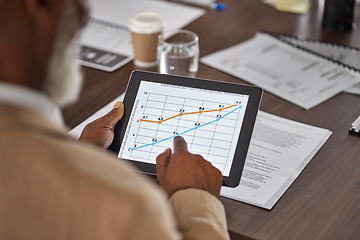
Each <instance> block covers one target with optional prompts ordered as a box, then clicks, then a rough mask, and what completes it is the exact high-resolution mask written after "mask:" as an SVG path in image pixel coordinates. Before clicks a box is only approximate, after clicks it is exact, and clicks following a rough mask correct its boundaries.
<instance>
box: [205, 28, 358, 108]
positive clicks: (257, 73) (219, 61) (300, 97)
mask: <svg viewBox="0 0 360 240" xmlns="http://www.w3.org/2000/svg"><path fill="white" fill-rule="evenodd" d="M294 39H295V38H294ZM317 44H320V43H317ZM201 61H202V62H203V63H205V64H207V65H209V66H211V67H214V68H216V69H218V70H221V71H224V72H226V73H229V74H232V75H234V76H236V77H238V78H241V79H243V80H245V81H247V82H250V83H252V84H255V85H258V86H260V87H262V88H264V89H265V90H266V91H268V92H271V93H273V94H275V95H277V96H279V97H281V98H283V99H285V100H287V101H289V102H292V103H294V104H296V105H298V106H300V107H303V108H305V109H310V108H312V107H314V106H316V105H318V104H320V103H322V102H324V101H326V100H328V99H330V98H331V97H334V96H335V95H337V94H339V93H341V92H342V91H344V90H346V89H348V88H350V87H353V86H354V85H356V84H357V83H360V71H359V70H358V69H357V68H356V67H354V66H350V65H348V64H345V63H344V62H340V61H338V60H336V59H334V58H331V57H328V56H325V55H322V54H321V53H318V52H316V51H313V50H311V49H308V48H305V47H303V46H301V45H300V44H295V43H294V42H291V41H290V40H289V38H288V39H285V36H280V35H274V34H270V33H266V32H259V33H257V34H256V35H255V36H254V37H253V38H251V39H249V40H248V41H245V42H243V43H240V44H237V45H235V46H232V47H230V48H227V49H224V50H221V51H219V52H216V53H213V54H210V55H208V56H206V57H203V58H202V59H201Z"/></svg>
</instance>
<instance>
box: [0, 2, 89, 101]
mask: <svg viewBox="0 0 360 240" xmlns="http://www.w3.org/2000/svg"><path fill="white" fill-rule="evenodd" d="M86 14H87V12H86V8H85V6H84V0H12V1H8V0H0V81H7V82H11V83H15V84H19V85H23V86H27V87H31V88H33V89H36V90H39V91H42V92H44V93H45V94H47V95H48V96H50V98H52V99H53V100H54V101H55V102H57V103H58V104H60V105H65V104H67V103H70V102H71V101H73V100H75V99H76V98H77V95H78V92H79V90H80V86H81V82H82V76H81V72H80V67H79V65H78V63H77V61H76V52H77V47H78V45H77V40H78V35H79V30H80V29H81V28H82V27H83V25H84V22H85V20H86V17H87V15H86Z"/></svg>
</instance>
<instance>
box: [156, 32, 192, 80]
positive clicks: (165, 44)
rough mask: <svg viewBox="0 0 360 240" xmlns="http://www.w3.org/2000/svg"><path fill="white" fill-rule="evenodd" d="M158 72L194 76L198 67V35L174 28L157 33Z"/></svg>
mask: <svg viewBox="0 0 360 240" xmlns="http://www.w3.org/2000/svg"><path fill="white" fill-rule="evenodd" d="M157 52H158V62H159V72H160V73H162V74H173V75H180V76H189V77H195V75H196V72H197V71H198V68H199V37H198V36H197V35H196V34H195V33H194V32H191V31H188V30H175V31H168V32H164V33H162V34H160V35H159V41H158V50H157Z"/></svg>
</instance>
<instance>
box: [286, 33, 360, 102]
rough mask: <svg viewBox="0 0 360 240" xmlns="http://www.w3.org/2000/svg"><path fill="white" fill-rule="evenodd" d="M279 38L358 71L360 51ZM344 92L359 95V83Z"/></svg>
mask: <svg viewBox="0 0 360 240" xmlns="http://www.w3.org/2000/svg"><path fill="white" fill-rule="evenodd" d="M281 38H282V39H284V40H286V41H289V42H291V43H292V44H295V45H297V46H301V47H303V48H306V49H309V50H311V51H314V52H316V53H319V54H321V55H323V56H326V57H329V58H332V59H334V60H336V61H338V62H341V63H344V64H346V65H348V66H350V67H353V68H356V69H357V70H359V71H360V50H359V49H357V48H352V47H346V46H340V45H334V44H330V43H324V42H317V41H312V40H307V39H302V38H293V37H287V36H281ZM344 92H347V93H352V94H357V95H360V83H358V84H357V85H354V86H352V87H350V88H347V89H345V90H344Z"/></svg>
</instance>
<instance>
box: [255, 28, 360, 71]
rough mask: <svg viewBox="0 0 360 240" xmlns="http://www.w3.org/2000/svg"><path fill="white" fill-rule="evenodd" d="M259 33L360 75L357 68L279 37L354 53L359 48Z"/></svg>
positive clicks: (263, 32)
mask: <svg viewBox="0 0 360 240" xmlns="http://www.w3.org/2000/svg"><path fill="white" fill-rule="evenodd" d="M260 33H262V34H265V35H269V36H271V37H273V38H276V39H278V40H280V41H281V42H283V43H285V44H288V45H290V46H292V47H295V48H297V49H300V50H302V51H305V52H307V53H310V54H312V55H315V56H317V57H320V58H323V59H326V60H328V61H330V62H333V63H335V64H337V65H339V66H342V67H344V68H347V69H349V70H351V71H354V72H356V73H358V74H360V69H358V68H355V67H353V66H350V65H347V64H345V63H342V62H340V61H337V60H335V59H333V58H330V57H328V56H325V55H322V54H320V53H317V52H315V51H312V50H310V49H307V48H304V47H301V46H299V45H296V44H294V43H291V42H289V41H286V40H285V39H283V38H281V37H282V36H283V37H289V38H293V39H298V40H302V41H311V42H315V43H318V44H328V45H331V46H334V47H343V48H347V49H350V50H355V51H360V49H359V48H355V47H350V46H345V45H337V44H331V43H324V42H319V41H316V40H309V39H305V38H301V39H299V38H297V37H294V36H289V35H282V34H275V33H270V32H265V31H260Z"/></svg>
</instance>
